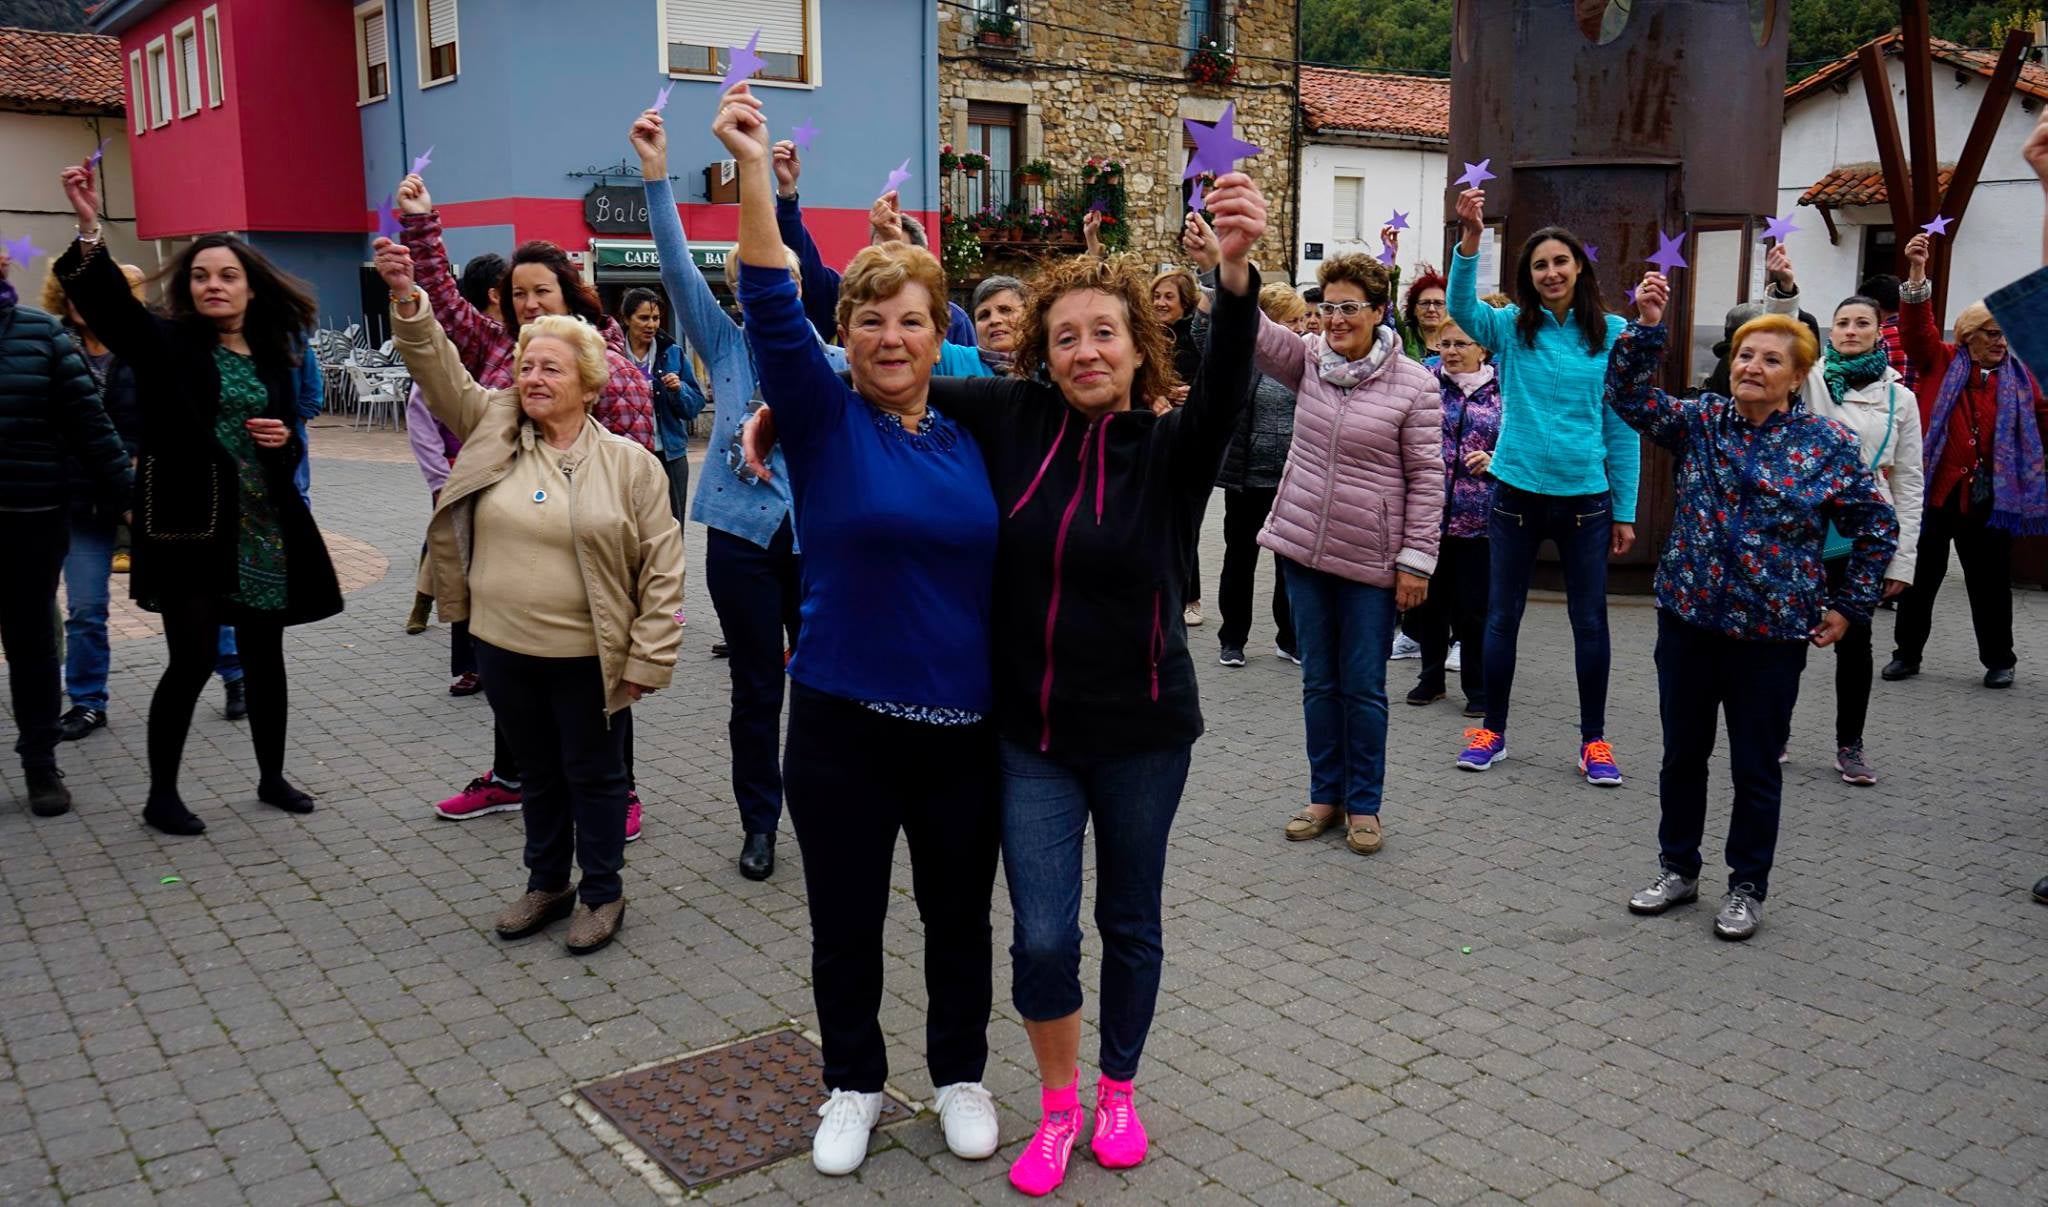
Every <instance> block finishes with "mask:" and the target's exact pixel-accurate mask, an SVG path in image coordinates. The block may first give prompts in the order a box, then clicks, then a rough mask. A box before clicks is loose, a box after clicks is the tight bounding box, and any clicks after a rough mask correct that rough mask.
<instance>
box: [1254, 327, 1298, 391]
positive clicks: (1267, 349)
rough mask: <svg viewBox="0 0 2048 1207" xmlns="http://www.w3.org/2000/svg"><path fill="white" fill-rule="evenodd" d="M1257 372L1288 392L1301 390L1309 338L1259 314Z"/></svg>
mask: <svg viewBox="0 0 2048 1207" xmlns="http://www.w3.org/2000/svg"><path fill="white" fill-rule="evenodd" d="M1258 354H1259V372H1261V373H1264V374H1265V375H1266V376H1268V377H1270V378H1272V379H1273V380H1275V381H1277V382H1279V383H1280V384H1282V385H1284V386H1286V387H1287V388H1288V389H1290V390H1299V389H1300V388H1301V379H1302V375H1303V374H1305V373H1306V372H1307V371H1308V337H1306V336H1303V335H1297V334H1296V333H1295V332H1294V331H1293V330H1292V329H1290V328H1288V327H1285V326H1282V325H1281V324H1279V323H1276V322H1274V321H1273V320H1272V319H1271V318H1269V317H1267V316H1266V314H1265V313H1264V312H1261V313H1260V314H1259V343H1258Z"/></svg>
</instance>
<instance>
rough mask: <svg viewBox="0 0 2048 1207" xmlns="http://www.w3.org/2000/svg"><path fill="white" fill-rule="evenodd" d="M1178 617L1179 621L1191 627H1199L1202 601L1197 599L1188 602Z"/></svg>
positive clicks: (1200, 624)
mask: <svg viewBox="0 0 2048 1207" xmlns="http://www.w3.org/2000/svg"><path fill="white" fill-rule="evenodd" d="M1180 619H1181V623H1183V624H1185V625H1187V626H1188V627H1189V628H1191V629H1199V628H1201V627H1202V601H1201V600H1199V599H1198V600H1196V601H1194V602H1193V603H1191V604H1189V605H1188V606H1187V607H1185V608H1182V609H1181V613H1180Z"/></svg>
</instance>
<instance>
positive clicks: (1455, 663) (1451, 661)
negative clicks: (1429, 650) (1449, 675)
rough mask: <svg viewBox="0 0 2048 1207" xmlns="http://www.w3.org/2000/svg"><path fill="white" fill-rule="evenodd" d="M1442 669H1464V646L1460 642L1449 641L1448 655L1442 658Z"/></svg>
mask: <svg viewBox="0 0 2048 1207" xmlns="http://www.w3.org/2000/svg"><path fill="white" fill-rule="evenodd" d="M1444 669H1445V670H1447V671H1459V670H1464V669H1465V646H1464V644H1463V643H1462V642H1457V641H1453V642H1452V643H1451V652H1450V656H1449V657H1447V658H1445V659H1444Z"/></svg>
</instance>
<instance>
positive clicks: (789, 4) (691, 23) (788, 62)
mask: <svg viewBox="0 0 2048 1207" xmlns="http://www.w3.org/2000/svg"><path fill="white" fill-rule="evenodd" d="M656 2H657V3H658V4H660V5H661V17H662V30H663V37H664V38H665V39H666V44H667V50H668V54H667V64H668V70H669V72H670V74H674V75H709V76H722V75H724V74H725V68H726V63H727V61H728V53H727V52H728V50H729V49H730V48H731V47H734V46H745V45H746V44H747V40H748V39H749V38H751V37H753V36H754V31H755V30H756V29H758V30H760V31H761V44H760V46H759V52H760V55H761V58H762V59H763V60H764V61H765V63H766V66H764V67H762V68H761V70H760V72H758V73H757V74H756V75H755V76H754V77H753V78H755V79H758V80H778V81H785V82H788V83H796V84H808V83H812V82H813V80H812V78H811V70H810V68H811V43H810V36H811V30H813V29H814V28H816V25H817V6H818V0H656Z"/></svg>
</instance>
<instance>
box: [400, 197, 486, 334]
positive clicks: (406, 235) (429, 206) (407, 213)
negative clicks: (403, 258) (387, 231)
mask: <svg viewBox="0 0 2048 1207" xmlns="http://www.w3.org/2000/svg"><path fill="white" fill-rule="evenodd" d="M397 198H398V212H399V219H398V221H399V228H400V235H399V237H400V238H401V239H402V240H404V242H405V247H406V250H407V251H409V252H411V253H412V262H413V277H414V279H415V280H416V281H418V282H419V286H420V288H421V289H424V290H425V291H426V293H427V304H428V305H430V306H432V307H433V308H434V317H435V319H437V320H439V322H440V324H441V328H442V330H443V331H445V332H446V333H447V335H448V338H449V340H450V341H451V342H453V343H454V345H455V350H456V352H458V353H459V354H460V355H461V356H462V363H463V364H465V365H479V364H482V363H483V361H484V359H485V358H486V357H488V356H489V355H490V354H491V353H492V352H493V351H495V350H496V349H497V348H498V347H499V346H500V345H502V344H503V343H505V341H506V340H507V339H509V338H510V337H509V336H507V335H506V334H505V325H504V324H503V323H501V322H499V321H498V320H497V319H496V318H494V317H493V316H491V315H488V314H485V313H484V312H483V311H481V310H478V309H477V308H476V307H474V306H472V305H470V304H469V299H468V298H466V297H463V296H462V290H461V289H459V288H457V287H456V280H455V272H454V270H453V269H452V268H451V267H450V266H449V263H448V249H447V247H446V246H445V245H444V244H443V243H442V242H441V215H440V214H439V213H437V212H435V210H434V199H433V198H432V197H430V196H429V195H428V194H427V182H426V181H424V180H422V179H420V178H419V177H418V176H407V177H406V178H405V179H404V181H402V182H401V183H400V184H399V186H398V191H397Z"/></svg>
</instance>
